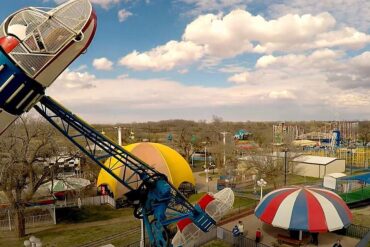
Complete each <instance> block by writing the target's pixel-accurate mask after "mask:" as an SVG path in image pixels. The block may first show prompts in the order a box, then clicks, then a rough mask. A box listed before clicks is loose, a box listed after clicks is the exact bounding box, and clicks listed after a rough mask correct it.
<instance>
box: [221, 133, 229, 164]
mask: <svg viewBox="0 0 370 247" xmlns="http://www.w3.org/2000/svg"><path fill="white" fill-rule="evenodd" d="M227 133H228V132H226V131H224V132H221V135H223V143H224V168H225V166H226V149H225V148H226V134H227Z"/></svg>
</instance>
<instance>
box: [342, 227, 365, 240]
mask: <svg viewBox="0 0 370 247" xmlns="http://www.w3.org/2000/svg"><path fill="white" fill-rule="evenodd" d="M368 232H370V228H369V227H366V226H359V225H353V224H351V225H350V226H349V227H348V228H343V229H341V230H339V231H336V233H337V234H339V235H344V236H348V237H352V238H359V239H362V238H364V237H365V236H366V234H367V233H368Z"/></svg>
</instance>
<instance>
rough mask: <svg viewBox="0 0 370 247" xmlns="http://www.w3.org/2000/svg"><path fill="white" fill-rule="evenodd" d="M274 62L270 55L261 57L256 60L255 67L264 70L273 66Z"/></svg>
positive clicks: (274, 59)
mask: <svg viewBox="0 0 370 247" xmlns="http://www.w3.org/2000/svg"><path fill="white" fill-rule="evenodd" d="M274 62H276V57H274V56H272V55H267V56H263V57H260V58H259V59H258V60H257V63H256V67H257V68H265V67H267V66H269V65H270V64H273V63H274Z"/></svg>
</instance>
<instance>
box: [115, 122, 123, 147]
mask: <svg viewBox="0 0 370 247" xmlns="http://www.w3.org/2000/svg"><path fill="white" fill-rule="evenodd" d="M114 128H115V129H117V140H118V145H119V146H122V127H121V126H118V127H114Z"/></svg>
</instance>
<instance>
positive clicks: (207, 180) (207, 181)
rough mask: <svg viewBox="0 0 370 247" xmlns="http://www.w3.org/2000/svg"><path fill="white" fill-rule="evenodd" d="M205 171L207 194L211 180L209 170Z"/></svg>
mask: <svg viewBox="0 0 370 247" xmlns="http://www.w3.org/2000/svg"><path fill="white" fill-rule="evenodd" d="M204 171H205V173H206V184H207V192H209V179H208V172H209V170H208V169H207V168H206V169H204Z"/></svg>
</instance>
